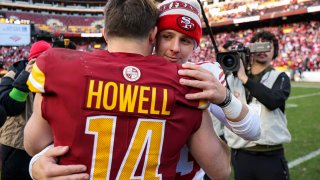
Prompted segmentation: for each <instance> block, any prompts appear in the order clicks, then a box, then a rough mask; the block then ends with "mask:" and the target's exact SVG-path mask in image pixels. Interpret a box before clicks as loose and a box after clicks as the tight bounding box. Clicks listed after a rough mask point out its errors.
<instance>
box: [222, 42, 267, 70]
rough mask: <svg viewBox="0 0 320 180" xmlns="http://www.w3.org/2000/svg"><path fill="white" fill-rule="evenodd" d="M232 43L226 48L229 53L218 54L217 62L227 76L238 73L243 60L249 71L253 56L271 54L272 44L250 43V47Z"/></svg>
mask: <svg viewBox="0 0 320 180" xmlns="http://www.w3.org/2000/svg"><path fill="white" fill-rule="evenodd" d="M234 42H236V41H234ZM227 43H228V42H227ZM227 43H226V44H227ZM232 43H233V42H231V43H229V44H228V45H227V47H226V46H224V48H225V49H228V50H229V51H228V52H219V53H217V62H218V63H219V64H220V65H221V67H222V69H223V70H224V71H225V73H226V74H227V73H235V72H237V71H238V70H239V68H240V63H241V59H242V61H243V65H244V67H245V69H247V68H248V67H249V65H250V59H251V58H250V57H251V54H253V53H261V52H270V50H271V43H270V42H256V43H250V44H249V45H248V46H244V45H243V44H242V43H239V42H236V43H237V44H236V45H232Z"/></svg>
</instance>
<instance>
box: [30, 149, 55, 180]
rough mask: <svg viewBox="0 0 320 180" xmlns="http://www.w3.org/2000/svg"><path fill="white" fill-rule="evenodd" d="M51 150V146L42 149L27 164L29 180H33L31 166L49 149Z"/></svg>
mask: <svg viewBox="0 0 320 180" xmlns="http://www.w3.org/2000/svg"><path fill="white" fill-rule="evenodd" d="M51 148H53V144H51V145H49V146H47V147H46V148H44V149H43V150H42V151H41V152H39V153H38V154H36V155H34V156H33V157H32V159H31V161H30V163H29V175H30V177H31V179H33V180H35V179H34V178H33V176H32V167H33V164H34V163H35V162H36V161H37V160H38V159H39V158H40V157H41V156H42V155H43V154H44V153H46V152H47V151H48V150H49V149H51Z"/></svg>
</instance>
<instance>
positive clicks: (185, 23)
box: [177, 16, 196, 31]
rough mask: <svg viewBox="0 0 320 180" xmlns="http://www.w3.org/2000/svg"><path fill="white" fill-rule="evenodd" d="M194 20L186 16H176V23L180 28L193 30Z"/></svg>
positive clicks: (194, 27)
mask: <svg viewBox="0 0 320 180" xmlns="http://www.w3.org/2000/svg"><path fill="white" fill-rule="evenodd" d="M195 23H196V22H195V21H194V20H193V19H191V18H190V17H188V16H180V17H178V18H177V24H178V26H179V27H180V28H181V29H184V30H186V31H194V30H195V29H196V25H195Z"/></svg>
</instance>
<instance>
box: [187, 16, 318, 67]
mask: <svg viewBox="0 0 320 180" xmlns="http://www.w3.org/2000/svg"><path fill="white" fill-rule="evenodd" d="M263 29H264V30H268V31H271V32H273V33H274V34H276V35H277V38H278V39H279V46H280V47H279V50H280V52H279V53H280V55H279V56H278V58H277V59H275V60H274V61H273V65H274V66H275V67H278V68H281V69H283V70H286V69H291V70H294V71H295V70H299V71H315V70H318V69H319V68H320V34H319V29H320V22H316V21H312V22H302V23H293V24H286V25H282V26H278V27H268V28H263ZM261 30H262V29H249V30H244V31H239V32H231V33H221V34H217V35H215V36H214V39H215V41H216V44H217V46H219V47H221V46H222V45H223V44H224V43H225V42H226V41H227V40H229V39H234V40H237V41H239V42H241V43H243V44H245V45H248V42H249V40H250V38H251V37H252V35H253V33H254V32H257V31H261ZM200 47H201V48H200V49H199V50H198V51H197V52H196V53H195V54H194V56H193V58H192V61H194V62H198V61H214V60H215V51H214V49H213V45H212V42H211V40H210V38H209V36H205V37H203V39H202V41H201V44H200Z"/></svg>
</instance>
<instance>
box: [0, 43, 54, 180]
mask: <svg viewBox="0 0 320 180" xmlns="http://www.w3.org/2000/svg"><path fill="white" fill-rule="evenodd" d="M50 47H51V45H50V44H49V43H47V42H45V41H38V42H35V43H34V44H33V45H32V46H31V49H30V54H29V57H28V59H22V60H21V61H18V62H16V63H14V64H13V65H11V66H10V67H9V69H8V72H7V73H6V74H5V75H4V77H3V78H2V80H1V83H0V104H1V106H0V114H1V112H2V110H5V112H6V114H7V116H8V118H7V120H6V121H5V123H4V125H3V126H2V127H1V129H0V143H1V144H2V150H1V156H2V170H1V178H2V179H21V180H24V179H26V180H27V179H31V178H30V176H29V171H28V166H29V161H30V159H31V157H30V156H29V155H28V154H27V153H26V152H25V150H24V147H23V130H24V127H25V124H26V122H27V120H28V119H29V117H30V116H31V114H32V108H33V107H32V106H33V94H32V93H30V91H29V89H28V86H27V85H26V82H27V80H28V77H29V74H30V72H31V69H32V66H33V64H34V62H35V61H36V58H37V57H38V56H40V55H41V54H42V53H43V52H44V51H46V50H47V49H49V48H50ZM2 106H3V107H4V109H2V108H1V107H2ZM1 115H2V114H1ZM1 115H0V116H1Z"/></svg>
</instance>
